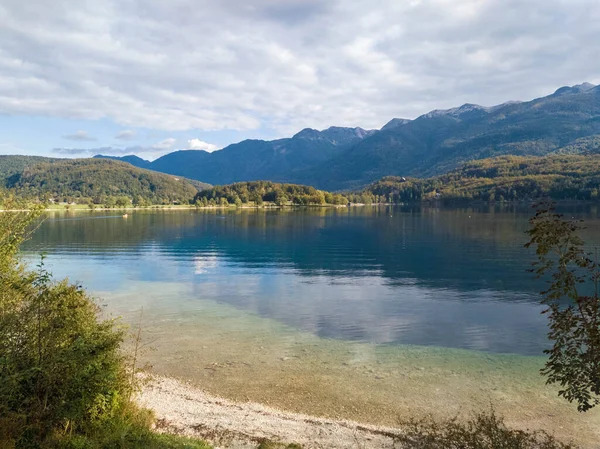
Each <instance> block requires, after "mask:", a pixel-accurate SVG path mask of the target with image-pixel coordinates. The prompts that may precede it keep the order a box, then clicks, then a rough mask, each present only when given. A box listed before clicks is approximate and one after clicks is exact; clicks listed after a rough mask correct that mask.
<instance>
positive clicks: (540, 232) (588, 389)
mask: <svg viewBox="0 0 600 449" xmlns="http://www.w3.org/2000/svg"><path fill="white" fill-rule="evenodd" d="M530 224H531V228H530V229H529V230H528V231H527V233H528V234H529V236H530V237H531V240H530V241H529V242H528V243H527V244H526V245H525V246H526V247H534V248H535V249H536V254H537V257H538V260H537V262H534V264H533V269H532V270H531V271H532V272H534V273H535V274H536V276H537V277H539V278H541V277H546V278H548V275H549V276H550V279H549V280H548V283H549V286H548V289H547V290H545V291H543V292H542V293H541V295H542V300H541V302H542V304H544V305H545V306H546V309H545V310H544V311H543V313H544V314H547V315H548V322H549V327H550V331H549V333H548V337H549V338H550V340H551V341H552V342H553V346H552V349H549V350H546V351H544V352H545V353H546V354H548V355H549V359H548V361H547V362H546V365H545V367H544V368H543V369H542V371H541V372H542V374H543V375H545V376H547V383H548V384H554V383H558V384H560V386H561V387H562V389H561V390H559V392H558V394H559V396H562V397H564V398H565V399H566V400H568V401H569V402H576V403H577V409H578V410H579V411H581V412H584V411H587V410H589V409H591V408H592V407H594V406H596V405H598V404H599V403H600V298H599V290H598V287H599V281H600V270H599V269H598V263H597V257H592V255H591V254H589V253H586V252H585V250H584V247H583V244H584V242H583V240H582V239H581V238H580V237H579V236H578V235H577V233H578V231H579V230H580V229H582V228H581V225H580V222H576V221H567V220H564V219H563V218H562V216H561V215H560V214H557V213H555V211H554V209H553V205H547V204H546V205H543V206H542V207H541V208H540V209H539V210H538V211H537V213H536V214H535V216H534V217H533V218H531V220H530Z"/></svg>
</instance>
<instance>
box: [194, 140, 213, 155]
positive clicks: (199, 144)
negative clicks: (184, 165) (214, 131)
mask: <svg viewBox="0 0 600 449" xmlns="http://www.w3.org/2000/svg"><path fill="white" fill-rule="evenodd" d="M188 149H189V150H204V151H207V152H209V153H212V152H213V151H216V150H218V149H219V147H218V146H216V145H214V144H212V143H207V142H203V141H202V140H200V139H191V140H188Z"/></svg>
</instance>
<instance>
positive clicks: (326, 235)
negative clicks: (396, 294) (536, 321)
mask: <svg viewBox="0 0 600 449" xmlns="http://www.w3.org/2000/svg"><path fill="white" fill-rule="evenodd" d="M528 213H529V211H528V210H526V211H525V212H524V213H521V212H517V211H514V210H513V211H509V212H502V213H500V212H496V213H493V212H492V213H481V212H479V211H474V210H468V209H433V208H430V209H427V208H423V209H421V208H413V209H411V208H406V209H402V210H400V209H399V208H355V209H345V208H344V209H337V210H332V209H317V210H310V211H309V210H300V211H284V212H279V211H269V212H263V211H261V212H258V213H256V212H252V211H246V210H244V211H241V212H239V211H238V212H234V211H231V212H225V213H221V212H215V211H212V212H202V211H200V212H195V211H192V212H189V211H186V212H171V213H169V212H163V213H135V214H131V215H130V216H129V218H128V219H126V220H125V219H123V218H121V217H120V216H119V217H112V218H94V219H85V218H81V219H80V218H77V216H76V217H74V219H72V220H67V221H54V220H49V221H47V222H46V223H45V224H44V225H43V226H42V227H41V229H40V230H39V231H38V232H37V233H36V234H35V235H34V237H33V239H32V241H30V242H29V243H28V245H27V248H28V249H35V250H37V251H40V250H47V251H49V252H61V251H62V252H77V253H82V252H83V253H90V254H93V255H94V256H95V257H111V254H112V253H114V252H127V253H131V254H134V255H135V254H137V255H142V254H144V252H145V251H147V248H148V247H149V246H152V247H153V248H154V249H155V251H156V250H158V251H159V253H160V254H164V255H168V256H170V257H175V258H186V259H191V258H192V257H194V256H197V255H198V254H205V253H210V254H214V253H217V254H218V255H219V257H224V258H225V259H226V260H228V261H229V262H231V263H235V264H238V265H242V266H245V267H247V268H252V269H257V268H258V269H260V268H265V269H267V268H269V267H274V266H277V267H290V268H294V269H295V270H296V272H297V273H298V274H300V275H306V276H314V275H316V274H318V275H325V276H329V277H331V276H344V277H356V276H365V275H373V274H377V275H378V276H382V277H384V278H386V279H387V282H389V283H390V284H404V283H407V282H408V283H412V282H416V283H417V284H419V285H426V286H429V287H435V288H452V289H456V290H462V291H464V290H467V291H468V290H476V289H493V290H513V291H527V292H537V291H538V290H539V288H540V285H539V284H536V283H534V282H532V279H531V275H530V274H529V273H527V272H526V269H527V268H528V267H529V262H530V261H531V260H532V259H533V254H532V253H531V252H529V251H527V250H525V249H524V248H523V243H524V242H525V241H526V236H525V235H524V233H523V231H524V230H525V229H526V227H527V216H528ZM96 217H97V215H96ZM593 224H596V222H594V223H593ZM589 225H590V223H588V226H589Z"/></svg>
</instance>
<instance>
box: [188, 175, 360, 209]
mask: <svg viewBox="0 0 600 449" xmlns="http://www.w3.org/2000/svg"><path fill="white" fill-rule="evenodd" d="M195 203H196V204H197V205H199V206H211V205H228V204H235V205H237V206H241V205H243V204H253V205H256V206H260V205H262V204H263V203H272V204H275V205H278V206H285V205H301V206H309V205H324V204H331V205H345V204H347V203H348V199H347V198H346V197H344V196H342V195H340V194H332V193H330V192H324V191H321V190H317V189H315V188H314V187H309V186H301V185H295V184H279V183H275V182H270V181H253V182H239V183H235V184H231V185H227V186H215V187H213V188H212V189H208V190H203V191H201V192H199V193H198V194H197V195H196V198H195Z"/></svg>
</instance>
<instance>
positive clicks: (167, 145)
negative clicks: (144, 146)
mask: <svg viewBox="0 0 600 449" xmlns="http://www.w3.org/2000/svg"><path fill="white" fill-rule="evenodd" d="M176 141H177V140H176V139H174V138H173V137H169V138H168V139H164V140H161V141H160V142H157V143H155V144H154V145H152V148H154V149H155V150H171V149H172V148H173V147H174V146H175V142H176Z"/></svg>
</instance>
